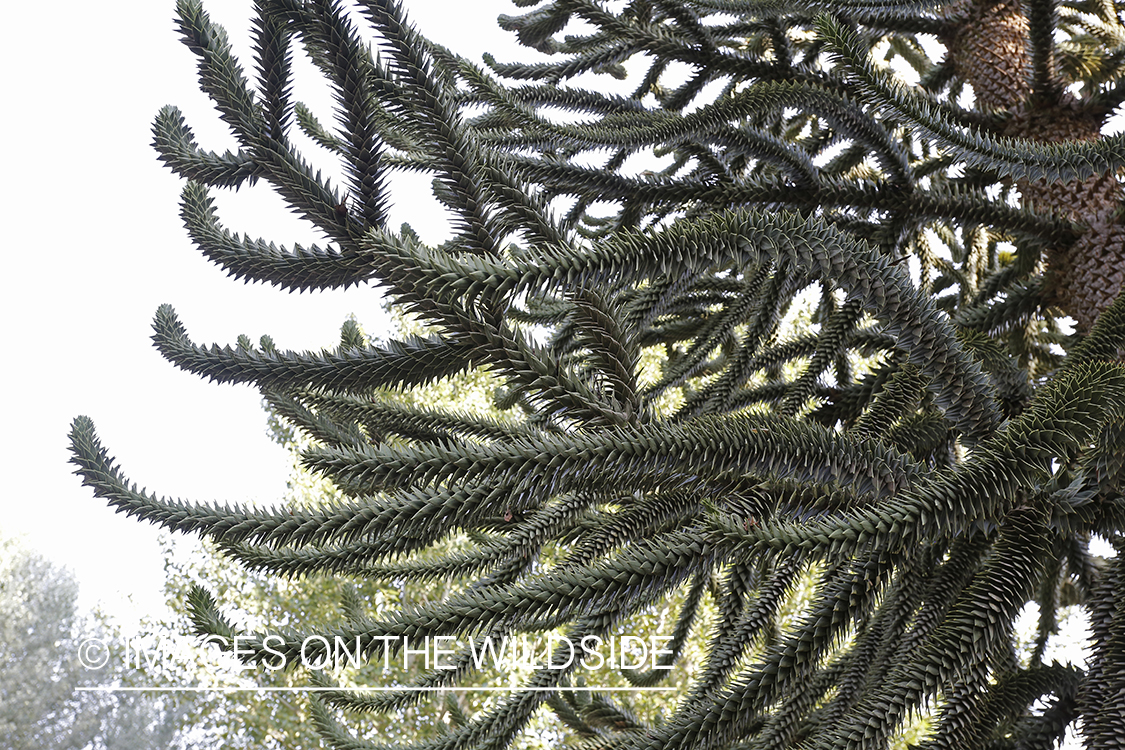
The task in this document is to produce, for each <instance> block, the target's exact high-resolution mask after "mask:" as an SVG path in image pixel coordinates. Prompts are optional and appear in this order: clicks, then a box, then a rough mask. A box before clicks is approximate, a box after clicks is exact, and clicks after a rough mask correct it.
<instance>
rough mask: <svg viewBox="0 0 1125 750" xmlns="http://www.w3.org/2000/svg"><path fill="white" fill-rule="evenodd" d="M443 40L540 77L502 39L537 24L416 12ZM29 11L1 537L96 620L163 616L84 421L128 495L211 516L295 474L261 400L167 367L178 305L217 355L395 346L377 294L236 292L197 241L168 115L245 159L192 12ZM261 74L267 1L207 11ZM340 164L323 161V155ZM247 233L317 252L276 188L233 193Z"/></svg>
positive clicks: (435, 235) (496, 1)
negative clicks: (161, 326) (97, 614)
mask: <svg viewBox="0 0 1125 750" xmlns="http://www.w3.org/2000/svg"><path fill="white" fill-rule="evenodd" d="M406 6H407V7H408V9H409V13H410V18H411V19H412V20H413V21H414V22H415V25H416V26H417V27H418V28H419V29H420V30H421V31H422V32H423V33H425V34H426V35H427V36H429V37H431V38H432V39H435V40H436V41H438V42H439V43H441V44H444V45H445V46H447V47H449V48H451V49H453V50H455V51H457V52H460V53H461V54H464V55H466V56H468V57H469V58H470V59H472V60H475V61H477V62H479V61H480V59H481V55H482V53H483V52H484V51H486V50H487V51H492V52H493V53H494V54H496V56H497V57H498V59H501V60H527V59H529V57H530V54H529V52H528V51H527V50H525V49H523V48H520V47H519V46H518V45H517V44H516V43H515V42H514V39H513V38H512V36H511V35H510V34H508V33H507V32H504V31H502V30H501V29H499V28H498V27H497V25H496V18H497V16H498V15H500V14H502V13H518V12H519V10H518V9H515V8H514V7H513V6H512V5H511V3H510V2H507V0H473V2H453V1H450V0H438V1H436V2H428V1H424V0H407V2H406ZM46 7H48V6H41V5H37V4H34V3H12V4H10V5H9V6H8V10H7V13H6V19H5V21H6V25H7V28H8V30H9V34H8V37H7V39H6V41H5V43H4V45H0V63H2V68H0V69H2V70H3V71H4V74H3V79H2V83H0V85H2V86H3V99H2V101H3V102H4V109H5V114H4V116H3V117H2V118H0V138H2V140H0V142H2V143H4V144H5V146H6V153H5V154H4V161H5V164H4V171H5V174H6V177H5V179H4V181H3V185H2V187H0V191H2V194H3V199H2V201H0V206H2V207H3V209H2V210H3V225H4V229H5V239H4V246H5V247H6V248H7V249H6V250H5V251H4V255H5V258H4V264H5V266H4V274H3V278H4V286H5V289H4V293H3V295H2V296H0V305H2V306H3V320H4V332H5V341H4V349H3V351H4V354H3V365H4V367H3V371H4V373H5V374H4V383H5V385H6V390H7V391H8V393H9V405H8V407H7V409H6V410H5V416H6V417H7V419H6V420H5V425H4V429H3V430H2V437H0V440H2V441H3V445H2V451H3V452H2V453H0V455H2V456H3V459H4V467H5V475H6V476H5V482H4V489H3V492H2V494H0V510H2V515H0V519H2V520H0V533H2V534H4V535H13V534H14V535H25V538H26V541H27V543H28V544H29V545H30V546H31V547H33V548H35V549H37V550H39V551H40V552H42V553H44V554H46V555H47V556H48V557H50V558H52V559H54V560H56V561H57V562H60V563H62V564H65V565H67V566H69V567H70V568H72V569H73V570H74V571H75V572H76V573H77V575H78V577H79V580H80V582H81V585H82V599H81V601H82V602H83V604H84V605H89V604H92V603H94V602H95V601H98V600H101V601H102V602H103V603H104V604H105V605H106V607H107V608H108V609H109V610H110V611H114V612H120V613H126V612H128V611H130V608H129V607H127V606H123V605H124V604H125V602H126V600H127V599H128V598H129V597H133V598H134V599H135V601H136V602H137V603H138V604H139V605H140V606H141V607H142V608H144V609H149V608H151V606H153V605H154V604H155V603H157V602H159V601H160V600H161V597H160V587H161V584H162V580H163V573H162V569H161V559H160V557H159V555H158V548H157V546H156V538H157V530H156V528H155V527H153V526H150V525H148V524H141V523H138V522H137V521H136V520H134V519H130V518H126V517H125V516H124V515H115V514H114V512H113V511H112V510H111V509H109V508H108V507H107V506H106V505H105V504H104V502H103V501H101V500H97V499H95V498H94V497H93V495H92V492H91V490H89V489H88V488H84V487H82V486H81V484H80V482H79V480H78V478H77V477H75V476H74V475H73V474H72V473H71V471H72V468H73V467H71V466H70V465H69V464H68V463H67V461H68V457H69V454H68V451H67V443H68V440H67V433H68V430H69V426H70V422H71V420H72V419H73V418H74V417H75V416H76V415H79V414H85V415H89V416H90V417H91V418H92V419H93V420H94V422H95V424H96V425H97V428H98V433H99V435H100V437H101V438H102V441H103V443H104V444H105V445H106V446H107V447H108V449H109V450H110V453H111V455H113V456H116V458H117V459H118V461H119V463H120V464H121V466H122V467H123V468H124V470H125V472H126V474H127V475H128V476H129V477H130V479H132V480H133V481H135V482H137V483H138V484H139V485H140V486H142V487H148V488H151V489H152V490H154V491H156V492H158V493H159V494H162V495H167V496H172V497H180V498H185V499H192V500H198V501H211V500H220V501H231V502H244V501H248V500H256V501H261V502H273V501H274V500H275V499H278V498H280V497H281V495H282V493H283V492H284V489H285V480H286V477H287V474H288V459H287V456H286V453H285V452H284V451H283V450H282V449H281V448H280V447H278V446H276V445H275V444H274V443H272V442H271V441H270V439H269V437H268V436H267V434H266V417H265V413H264V412H263V410H262V409H261V407H260V399H259V397H258V395H257V393H256V391H254V390H252V389H251V388H250V387H248V386H229V385H215V384H209V383H207V382H205V381H203V380H201V379H199V378H198V377H196V376H195V375H192V374H189V373H186V372H183V371H181V370H179V369H177V368H176V367H174V366H173V365H171V364H170V363H168V362H166V361H165V360H164V359H163V358H162V357H161V356H160V355H159V354H158V353H157V352H156V350H155V349H154V348H153V347H152V345H151V342H150V340H149V336H150V335H151V328H150V324H151V321H152V316H153V314H154V313H155V311H156V308H157V307H158V306H159V305H160V304H162V303H165V302H168V303H171V304H172V305H173V306H174V307H175V308H176V310H177V312H178V313H179V315H180V318H181V320H182V321H183V322H184V324H185V326H186V327H187V330H188V332H189V334H190V335H191V337H192V338H193V340H194V341H196V342H197V343H207V344H210V343H220V344H228V343H229V344H233V343H234V342H235V339H236V338H237V336H238V335H239V334H243V333H245V334H247V335H249V336H250V337H251V339H253V340H255V341H257V339H258V338H259V337H260V336H261V335H262V334H265V333H268V334H270V335H271V336H273V338H274V340H275V341H276V342H277V345H278V346H279V347H280V348H283V349H285V348H290V349H322V348H325V347H331V346H335V345H336V343H337V342H338V336H339V334H338V332H339V327H340V324H341V323H342V322H343V320H344V319H345V317H346V316H347V315H348V314H349V313H354V314H355V315H356V316H357V317H358V318H359V320H360V322H361V323H363V324H365V326H366V327H367V329H368V331H369V332H370V331H371V330H372V329H375V328H376V327H377V326H378V325H380V320H381V319H382V316H381V312H380V298H379V294H378V292H376V291H375V290H373V289H371V288H358V289H357V288H355V287H353V288H352V289H350V290H348V291H347V292H335V293H324V294H319V293H318V294H308V293H306V294H300V295H298V294H288V293H286V292H283V291H280V290H278V289H275V288H273V287H268V286H263V285H260V284H259V285H255V286H248V285H246V284H244V283H242V282H238V281H235V280H233V279H230V278H228V277H227V276H226V275H225V274H224V273H223V272H222V271H221V270H220V269H219V268H218V267H216V266H214V265H212V264H211V263H209V262H207V261H206V260H205V259H204V258H203V257H202V255H201V254H200V253H199V252H198V251H197V250H195V249H194V248H193V247H192V245H191V243H190V242H189V241H188V239H187V236H186V234H185V232H184V229H183V226H182V224H181V222H180V219H179V215H178V212H179V193H180V190H181V188H182V185H183V181H182V180H181V179H179V178H177V177H176V176H174V175H173V174H172V173H171V172H170V170H168V169H167V168H165V167H164V166H163V165H161V164H160V163H159V162H158V161H157V159H156V154H155V151H154V150H153V149H152V147H151V145H150V144H151V141H152V136H151V131H150V128H151V125H152V121H153V119H154V117H155V115H156V113H157V110H158V109H159V108H160V107H161V106H163V105H165V104H175V105H176V106H178V107H179V108H180V109H181V110H182V111H183V112H184V113H185V115H186V118H187V122H188V124H189V125H190V126H191V127H192V128H193V130H194V132H195V136H196V139H197V141H198V142H199V143H200V145H201V146H202V147H203V148H207V149H214V150H218V151H220V152H221V151H224V150H226V149H227V148H231V147H233V146H234V140H233V138H232V137H231V136H230V135H229V134H228V133H227V131H226V128H225V126H224V125H223V124H222V123H221V122H220V121H219V119H218V116H217V115H216V114H215V111H214V109H213V108H212V107H211V105H210V103H209V100H208V99H207V98H206V97H205V96H204V95H203V94H201V93H200V92H199V91H198V89H197V86H196V77H195V65H196V63H195V58H194V57H193V55H192V54H191V53H190V52H189V51H188V49H187V48H186V47H185V46H184V45H183V44H182V43H181V42H180V41H179V34H178V33H177V31H176V30H175V25H174V21H173V15H174V7H175V4H174V2H169V1H163V2H153V0H143V1H142V0H128V1H124V0H120V1H118V2H114V3H111V4H108V5H107V4H102V3H88V2H76V1H75V0H70V1H69V2H63V3H56V4H52V5H51V6H49V7H50V12H49V13H45V12H44V8H46ZM204 7H205V8H206V9H207V10H208V12H209V13H210V15H211V17H212V19H213V20H215V21H217V22H218V23H220V24H221V25H223V26H224V27H225V28H226V29H227V32H228V34H229V36H230V37H231V40H232V42H233V44H234V47H235V50H236V52H237V53H238V54H239V56H240V58H241V60H242V61H243V66H244V68H245V69H246V70H248V71H249V70H251V69H252V57H251V54H250V37H249V29H250V18H251V15H252V3H251V2H250V0H210V2H206V1H205V3H204ZM301 83H302V81H300V80H299V81H298V86H297V90H296V98H297V99H299V100H302V101H305V102H306V103H308V104H310V106H312V107H313V108H314V111H316V112H317V114H318V116H319V117H320V119H321V121H322V122H324V123H325V124H330V123H331V122H332V113H331V110H330V109H329V102H330V99H329V94H328V91H327V87H326V85H325V84H323V83H322V82H321V79H308V78H306V79H305V80H304V81H303V83H304V84H305V85H304V86H302V85H301ZM307 156H308V158H310V159H311V160H314V161H317V160H323V161H324V163H325V166H330V165H329V159H328V157H326V156H324V155H323V152H309V153H308V154H307ZM216 197H217V198H218V199H219V201H218V202H219V211H220V217H221V218H222V220H223V222H224V223H225V224H226V226H227V227H228V228H230V229H231V230H233V231H238V232H246V233H249V234H250V235H252V236H257V237H264V238H266V239H270V240H274V241H277V242H279V243H281V244H285V245H289V244H291V243H292V242H293V241H294V240H298V241H302V242H309V241H313V240H315V239H319V238H317V237H315V235H313V233H312V232H311V231H310V230H309V229H308V228H306V227H304V226H302V225H300V224H299V223H298V222H297V221H296V219H294V218H293V217H292V216H291V215H289V214H288V213H287V212H286V210H285V209H284V206H283V204H282V203H281V201H280V200H279V199H277V198H275V197H274V196H273V195H272V193H271V192H270V191H269V189H268V188H266V187H265V186H264V184H261V183H260V184H259V186H257V187H256V188H253V189H250V190H247V189H243V190H242V191H241V192H240V193H238V194H234V193H230V194H217V195H216ZM394 205H395V208H394V210H393V211H392V223H391V226H394V227H397V226H398V224H399V223H400V222H402V221H409V222H410V223H411V224H412V225H413V226H414V227H415V229H416V230H418V231H419V232H420V233H421V234H422V236H423V237H424V238H425V239H428V240H439V241H440V239H442V237H443V235H444V232H445V224H444V218H443V217H442V216H441V214H440V210H439V209H437V207H436V203H434V202H433V201H432V199H430V198H429V196H428V180H414V181H413V183H412V184H409V185H406V191H405V192H402V191H399V192H396V193H395V194H394Z"/></svg>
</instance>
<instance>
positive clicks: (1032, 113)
mask: <svg viewBox="0 0 1125 750" xmlns="http://www.w3.org/2000/svg"><path fill="white" fill-rule="evenodd" d="M953 11H954V12H955V13H956V14H957V15H959V16H962V17H963V18H964V20H963V21H962V22H961V23H960V24H959V25H958V27H957V31H956V32H955V33H954V34H953V35H952V36H951V37H950V38H949V39H947V40H946V43H947V45H948V47H949V56H950V60H951V61H952V62H953V65H954V66H955V68H956V71H957V74H958V76H960V77H961V78H962V79H963V80H965V81H966V82H968V83H969V84H970V85H972V87H973V92H974V94H975V95H976V100H977V106H978V107H980V108H982V109H993V110H1001V111H1004V112H1007V113H1009V114H1010V115H1011V118H1010V120H1009V121H1008V124H1007V126H1006V129H1005V131H1004V135H1007V136H1011V137H1016V138H1027V139H1030V140H1035V141H1041V142H1054V143H1057V142H1062V141H1070V140H1092V139H1095V138H1100V137H1101V135H1100V128H1101V123H1102V118H1103V117H1104V114H1105V113H1103V112H1092V111H1089V110H1088V109H1084V108H1083V107H1082V105H1081V104H1080V103H1079V102H1078V101H1077V100H1076V99H1075V98H1074V97H1072V96H1071V95H1070V94H1068V93H1066V92H1062V93H1060V94H1059V95H1058V96H1057V97H1055V99H1054V100H1053V101H1050V102H1043V101H1033V96H1032V94H1033V91H1032V59H1031V52H1030V49H1029V43H1028V27H1027V19H1026V18H1025V16H1024V14H1023V11H1022V9H1021V7H1020V3H1019V2H1015V1H1013V0H1002V1H1001V2H998V3H990V2H988V0H975V1H974V2H971V3H969V2H966V3H961V4H959V5H958V6H956V7H955V8H954V9H953ZM1016 184H1017V187H1018V188H1019V189H1020V193H1021V195H1022V196H1023V201H1024V205H1026V206H1028V207H1033V208H1034V209H1035V210H1036V211H1039V212H1042V213H1051V212H1055V213H1059V214H1063V215H1066V216H1068V217H1070V218H1072V219H1075V220H1077V221H1078V222H1080V224H1081V225H1082V226H1083V227H1084V228H1085V231H1084V232H1083V233H1082V235H1081V236H1080V237H1079V238H1078V240H1077V241H1075V242H1074V244H1073V245H1071V246H1070V247H1069V248H1066V249H1060V250H1054V251H1050V252H1048V253H1047V266H1048V288H1049V290H1050V291H1051V293H1052V294H1053V300H1052V302H1053V303H1054V304H1056V305H1057V306H1059V307H1060V308H1061V309H1062V310H1064V311H1065V312H1066V313H1067V314H1068V315H1070V316H1071V317H1072V318H1074V320H1075V322H1076V323H1077V326H1078V328H1079V330H1088V329H1089V327H1090V326H1091V325H1093V322H1094V319H1095V318H1097V316H1098V314H1099V313H1100V312H1101V311H1102V310H1104V309H1105V308H1106V307H1108V306H1109V304H1110V303H1111V302H1113V300H1114V298H1115V297H1116V296H1117V293H1118V292H1119V291H1120V290H1121V286H1122V283H1123V281H1125V227H1123V226H1122V223H1121V218H1120V217H1119V216H1118V207H1119V205H1120V202H1121V198H1122V189H1121V185H1120V183H1118V181H1117V180H1116V179H1115V177H1114V176H1113V175H1102V176H1098V177H1093V178H1090V179H1088V180H1085V181H1082V182H1069V183H1057V182H1056V183H1050V184H1049V183H1046V182H1043V181H1035V182H1027V181H1020V182H1017V183H1016Z"/></svg>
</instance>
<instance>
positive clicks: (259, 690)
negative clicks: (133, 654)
mask: <svg viewBox="0 0 1125 750" xmlns="http://www.w3.org/2000/svg"><path fill="white" fill-rule="evenodd" d="M676 689H677V688H673V687H223V686H210V687H207V686H205V687H155V686H153V687H113V686H104V687H80V688H77V690H79V691H82V692H96V693H141V692H149V693H325V692H339V691H345V692H351V693H354V692H363V693H395V692H407V693H438V692H442V691H448V692H451V693H489V692H503V693H553V692H562V693H643V692H667V691H671V690H676Z"/></svg>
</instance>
